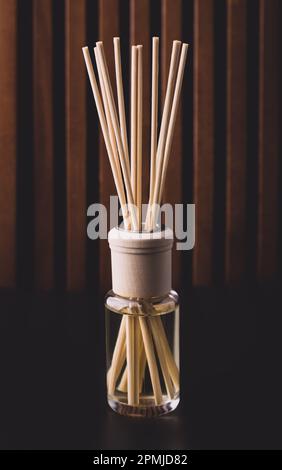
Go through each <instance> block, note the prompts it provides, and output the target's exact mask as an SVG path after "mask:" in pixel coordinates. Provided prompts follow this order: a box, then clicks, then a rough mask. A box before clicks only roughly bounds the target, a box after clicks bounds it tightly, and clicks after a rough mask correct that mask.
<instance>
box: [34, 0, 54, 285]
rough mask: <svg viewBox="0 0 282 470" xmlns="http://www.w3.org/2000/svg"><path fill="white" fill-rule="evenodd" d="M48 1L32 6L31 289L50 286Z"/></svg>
mask: <svg viewBox="0 0 282 470" xmlns="http://www.w3.org/2000/svg"><path fill="white" fill-rule="evenodd" d="M52 7H53V2H52V0H36V1H35V2H33V82H34V108H33V115H34V120H33V122H34V210H35V227H34V230H35V247H34V250H35V285H36V287H37V288H38V289H51V288H53V286H54V210H53V209H54V175H53V170H54V155H53V144H54V138H53V64H52V48H53V30H52V14H53V12H52Z"/></svg>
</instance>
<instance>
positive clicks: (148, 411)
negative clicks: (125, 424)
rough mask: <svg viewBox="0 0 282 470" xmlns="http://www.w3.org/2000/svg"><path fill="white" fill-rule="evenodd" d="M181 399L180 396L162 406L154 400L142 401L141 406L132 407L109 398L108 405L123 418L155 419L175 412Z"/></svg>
mask: <svg viewBox="0 0 282 470" xmlns="http://www.w3.org/2000/svg"><path fill="white" fill-rule="evenodd" d="M179 401H180V398H179V395H178V396H176V397H175V398H173V399H172V400H168V401H166V402H164V403H162V404H161V405H155V404H154V402H153V400H152V399H149V398H148V399H142V402H141V403H140V404H139V405H136V406H131V405H128V404H127V403H123V402H122V401H118V400H116V399H114V398H112V397H108V404H109V406H110V407H111V408H112V410H114V411H115V412H116V413H118V414H120V415H123V416H130V417H132V418H154V417H158V416H162V415H166V414H168V413H171V412H172V411H174V410H175V409H176V408H177V406H178V404H179Z"/></svg>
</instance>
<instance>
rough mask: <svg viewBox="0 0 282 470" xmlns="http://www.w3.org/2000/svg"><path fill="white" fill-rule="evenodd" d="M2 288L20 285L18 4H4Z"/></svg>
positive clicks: (0, 34)
mask: <svg viewBox="0 0 282 470" xmlns="http://www.w3.org/2000/svg"><path fill="white" fill-rule="evenodd" d="M0 11H1V13H0V71H1V72H0V74H1V77H0V286H1V287H15V282H16V158H17V110H16V106H17V50H16V48H17V31H16V28H17V2H16V0H11V1H10V2H7V1H5V0H0Z"/></svg>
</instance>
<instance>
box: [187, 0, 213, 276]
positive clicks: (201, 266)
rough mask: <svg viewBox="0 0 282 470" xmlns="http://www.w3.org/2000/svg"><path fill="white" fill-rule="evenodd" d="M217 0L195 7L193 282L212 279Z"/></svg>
mask: <svg viewBox="0 0 282 470" xmlns="http://www.w3.org/2000/svg"><path fill="white" fill-rule="evenodd" d="M213 19H214V1H213V0H195V4H194V110H193V114H194V117H193V120H194V124H193V127H194V143H193V146H194V203H195V205H196V244H195V248H194V250H193V251H194V253H193V273H192V276H193V283H194V284H209V283H210V282H211V277H212V241H213V240H212V226H213V163H214V162H213V159H214V154H213V152H214V96H213V93H214V79H213V74H214V62H213V61H214V47H213V44H214V31H213Z"/></svg>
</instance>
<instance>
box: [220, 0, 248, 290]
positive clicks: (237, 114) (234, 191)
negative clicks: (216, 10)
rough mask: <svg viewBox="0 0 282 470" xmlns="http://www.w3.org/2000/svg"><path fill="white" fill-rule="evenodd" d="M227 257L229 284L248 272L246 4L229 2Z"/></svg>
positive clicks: (233, 0) (227, 280)
mask: <svg viewBox="0 0 282 470" xmlns="http://www.w3.org/2000/svg"><path fill="white" fill-rule="evenodd" d="M226 8H227V12H226V13H227V104H226V106H227V115H226V116H227V123H226V132H227V136H226V145H227V162H226V245H225V249H226V257H225V260H226V261H225V263H226V264H225V269H226V271H225V278H226V282H227V283H229V282H230V283H233V282H239V281H240V280H243V278H244V275H245V272H246V266H245V261H246V157H247V154H246V151H247V148H246V145H247V127H246V126H247V122H246V112H247V109H246V86H247V73H246V72H247V70H246V67H247V63H246V48H247V40H246V34H247V24H246V14H247V3H246V1H245V0H240V1H239V0H228V1H227V5H226Z"/></svg>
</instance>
